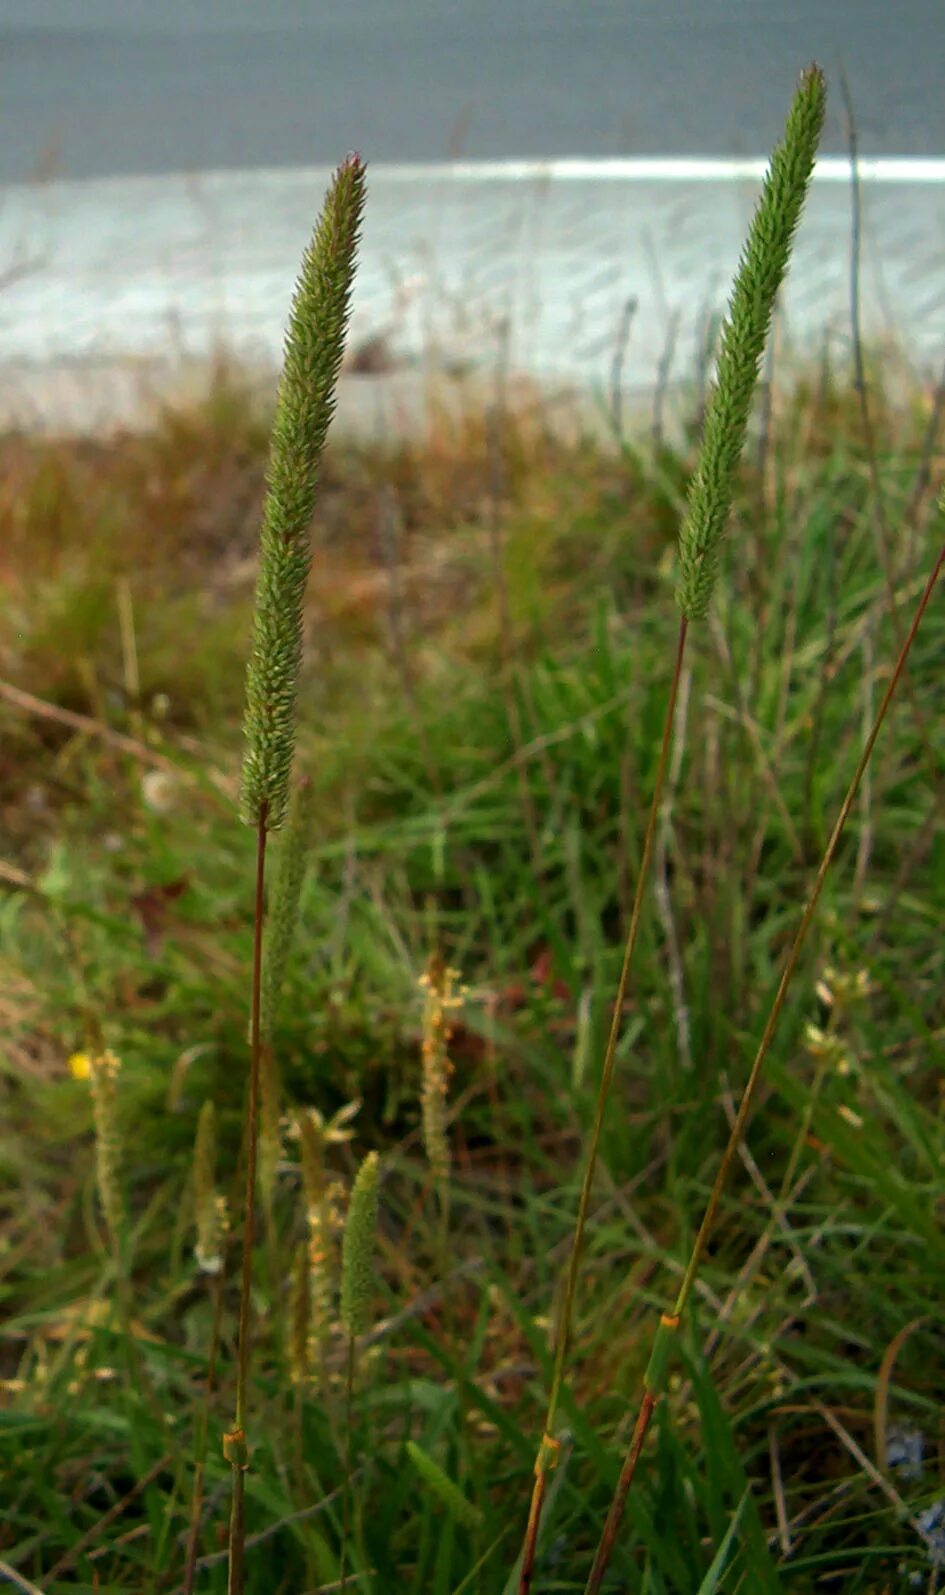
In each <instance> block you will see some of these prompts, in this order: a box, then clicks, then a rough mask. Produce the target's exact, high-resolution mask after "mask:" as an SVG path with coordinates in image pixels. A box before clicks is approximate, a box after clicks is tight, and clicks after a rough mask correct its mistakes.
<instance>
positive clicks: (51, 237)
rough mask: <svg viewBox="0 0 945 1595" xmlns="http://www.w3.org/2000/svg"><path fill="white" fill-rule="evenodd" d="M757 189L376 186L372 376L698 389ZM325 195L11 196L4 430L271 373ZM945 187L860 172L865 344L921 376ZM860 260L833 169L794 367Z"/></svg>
mask: <svg viewBox="0 0 945 1595" xmlns="http://www.w3.org/2000/svg"><path fill="white" fill-rule="evenodd" d="M762 170H763V162H756V163H747V164H746V165H745V166H743V167H742V168H735V167H732V166H731V165H730V164H729V165H727V166H726V165H724V164H723V165H722V166H713V165H711V163H710V164H708V165H705V164H703V165H700V164H699V163H695V164H693V163H688V164H687V163H680V164H677V165H675V166H674V165H672V164H669V165H667V163H665V162H664V163H662V164H661V165H657V166H653V165H652V164H647V163H646V162H644V163H642V164H638V165H634V164H633V163H626V162H625V163H622V164H621V163H606V162H605V163H600V162H598V163H594V162H585V163H567V162H564V163H554V162H551V163H543V164H542V163H535V164H532V165H529V164H527V163H519V164H518V165H517V166H516V165H513V166H509V165H507V164H503V163H498V164H495V165H492V166H489V165H485V166H483V165H476V164H475V163H473V164H469V165H462V166H443V167H434V166H431V167H428V168H420V169H418V168H415V167H384V166H376V167H369V178H368V202H367V211H366V221H365V228H364V236H363V244H362V249H361V263H360V268H359V273H358V279H357V289H356V296H355V309H354V315H353V321H352V332H351V347H352V350H353V351H354V352H355V354H356V355H360V359H361V363H362V365H364V366H366V367H368V368H372V367H373V368H374V369H375V372H376V367H377V363H378V362H377V361H376V360H374V361H372V360H371V358H370V356H371V354H372V352H374V353H376V352H377V349H378V348H380V349H382V351H383V354H384V360H383V361H382V362H381V364H382V365H383V366H385V367H386V368H388V369H389V368H391V367H393V368H399V369H400V371H401V373H402V376H401V383H402V385H403V384H404V383H406V384H407V386H408V387H409V386H410V384H411V383H412V384H413V386H414V388H415V387H416V384H417V378H418V374H422V373H423V372H424V371H426V370H429V369H430V368H431V367H439V368H442V367H444V366H453V367H455V366H463V367H466V368H471V369H472V370H475V371H479V372H480V373H489V372H491V371H494V370H495V368H496V365H497V363H498V361H499V359H500V353H501V352H502V351H504V353H502V355H501V357H502V358H503V359H504V360H505V362H506V364H507V365H508V367H509V369H510V370H511V371H512V372H514V373H520V374H526V375H528V376H531V377H533V378H536V379H538V380H539V381H541V382H543V383H545V384H546V385H548V384H551V385H554V384H559V385H560V384H568V385H571V386H573V387H577V388H578V389H580V390H582V391H585V392H592V391H594V390H597V391H598V392H604V391H605V390H606V389H607V388H608V387H609V386H610V384H611V381H612V379H613V371H614V360H615V353H616V351H617V350H618V348H620V349H622V351H623V352H622V359H621V381H622V383H623V385H624V386H625V388H626V389H627V390H628V391H629V392H644V391H646V390H647V389H651V388H652V386H653V385H654V383H655V382H656V381H657V380H658V378H659V377H660V375H661V374H662V378H663V379H666V380H669V381H670V382H671V383H672V382H679V381H683V380H687V379H689V378H690V377H691V376H692V374H693V372H694V369H695V365H696V363H697V359H698V353H699V350H700V347H702V346H703V345H704V342H705V337H706V328H707V325H708V323H709V321H710V318H711V316H712V314H713V313H717V312H719V311H721V310H722V309H723V307H724V304H725V301H726V297H727V292H728V287H729V284H730V280H731V275H732V272H733V270H734V268H735V265H736V263H737V259H738V254H739V250H740V248H741V245H742V242H743V239H744V235H745V230H746V227H747V224H748V221H749V218H750V215H751V211H752V208H753V204H754V201H755V198H756V196H757V193H758V191H759V186H760V177H761V173H762ZM329 178H330V170H329V169H328V168H323V169H319V170H307V171H306V170H281V171H274V172H249V173H247V172H230V173H217V174H212V175H209V176H204V177H202V178H199V179H193V180H191V179H186V178H177V177H147V178H119V179H105V180H90V181H87V182H77V183H52V184H43V185H27V186H22V187H12V188H7V189H6V190H5V191H3V192H2V196H0V273H4V274H5V279H4V278H0V375H2V377H3V383H2V405H0V408H2V411H3V414H4V416H5V418H7V419H10V418H11V417H13V416H15V414H16V413H17V412H18V411H19V412H20V413H22V414H23V415H24V418H25V417H26V413H27V412H30V413H31V415H32V417H33V420H34V422H35V420H36V417H37V416H39V417H43V416H45V417H46V420H47V423H48V424H53V423H54V422H55V420H56V417H57V416H58V417H59V420H60V421H62V420H63V419H64V416H66V415H68V414H74V412H75V409H76V407H78V409H79V410H80V411H81V409H82V404H83V401H82V398H81V394H82V392H83V383H84V384H85V392H86V394H87V395H92V394H93V393H94V394H95V395H96V398H95V404H96V405H97V406H98V412H99V419H98V420H96V422H95V423H94V424H96V425H98V424H102V423H101V414H103V413H104V412H107V411H108V410H109V407H110V406H111V408H112V409H113V410H114V411H115V413H116V414H117V413H118V408H119V407H120V405H121V404H124V405H125V407H126V408H127V404H128V402H129V393H130V391H131V386H132V385H133V383H134V381H135V380H136V377H135V373H136V372H138V373H140V372H141V371H142V370H145V371H147V372H148V374H149V377H150V380H151V382H152V388H153V385H154V383H155V382H157V383H158V384H159V385H160V384H161V383H164V384H165V385H166V384H167V383H169V382H171V381H172V380H176V378H174V377H173V373H174V371H175V370H176V369H178V368H184V367H187V368H191V367H192V366H193V364H194V362H198V363H199V362H200V361H201V360H202V359H205V358H206V357H208V356H209V355H211V354H212V352H213V350H214V348H225V349H226V350H228V351H229V352H231V353H235V354H236V355H238V356H240V357H242V358H244V359H247V360H248V361H250V362H251V363H253V364H255V365H258V366H261V367H270V368H272V367H273V366H275V364H276V363H277V362H278V359H279V354H280V348H281V340H282V329H283V325H284V320H285V315H286V310H287V307H288V303H289V298H290V295H291V290H292V284H293V280H294V276H295V271H296V269H297V264H298V260H299V257H300V255H301V252H302V249H303V247H304V245H305V243H306V241H307V239H308V236H309V234H310V231H311V227H312V223H313V220H314V217H315V215H316V214H317V211H318V208H319V206H320V204H321V201H322V197H323V195H324V191H325V188H326V185H327V183H328V181H329ZM943 178H945V162H938V163H921V162H920V163H911V164H909V165H906V166H902V165H899V166H897V165H889V164H886V165H878V166H877V165H875V164H873V165H871V166H865V167H864V173H863V175H862V176H861V209H862V240H861V272H860V279H861V298H862V318H863V326H864V332H865V334H866V335H867V336H868V337H870V338H885V337H888V336H895V337H896V338H898V339H899V340H901V342H902V344H903V346H904V348H905V349H906V351H907V353H908V355H909V357H910V358H911V359H912V360H913V361H914V362H915V364H916V365H917V367H919V368H920V369H921V370H922V371H923V372H924V373H927V374H931V373H932V372H933V371H937V369H938V367H939V366H940V365H941V362H942V360H943V358H945V182H943ZM850 260H851V184H850V177H849V165H848V163H847V162H844V161H843V160H836V161H833V162H831V161H829V160H827V161H824V162H822V163H821V164H820V165H819V167H818V173H817V176H816V177H815V181H814V183H813V186H812V190H811V194H810V198H809V202H808V205H807V209H806V212H805V215H804V218H803V221H802V224H801V227H800V230H799V233H798V239H797V247H796V251H795V258H794V264H793V268H792V272H791V276H790V280H789V282H788V284H787V288H786V292H785V295H784V300H783V312H784V315H783V335H784V341H785V346H786V347H787V348H793V349H794V350H795V351H796V352H797V353H799V354H804V353H805V352H811V351H813V350H815V349H816V348H817V347H819V346H820V344H821V343H822V340H823V338H824V337H825V336H827V337H829V338H831V339H832V340H833V343H834V346H835V348H836V351H837V353H838V356H839V357H840V358H841V359H842V358H844V357H845V355H846V352H847V351H848V345H849V326H850ZM411 374H412V375H411ZM374 386H375V388H376V387H377V382H376V381H375V384H374ZM362 387H363V383H362ZM411 391H412V390H411ZM66 392H69V393H71V394H72V395H73V397H72V399H71V400H68V401H66V400H64V399H63V394H65V393H66ZM109 392H112V393H113V394H114V395H115V397H114V398H113V399H111V400H110V399H109V398H108V394H109ZM57 395H58V396H57ZM118 395H121V398H119V397H118ZM371 402H373V401H371ZM89 404H91V398H89V399H88V400H87V404H86V408H88V405H89ZM103 406H104V411H103V410H102V407H103Z"/></svg>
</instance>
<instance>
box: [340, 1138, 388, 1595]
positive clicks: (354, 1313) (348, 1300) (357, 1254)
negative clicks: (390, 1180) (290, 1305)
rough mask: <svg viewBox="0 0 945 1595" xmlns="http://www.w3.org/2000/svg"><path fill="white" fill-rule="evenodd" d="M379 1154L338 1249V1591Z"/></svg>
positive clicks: (366, 1322)
mask: <svg viewBox="0 0 945 1595" xmlns="http://www.w3.org/2000/svg"><path fill="white" fill-rule="evenodd" d="M377 1180H378V1156H377V1153H376V1152H369V1153H368V1155H367V1157H366V1158H365V1159H364V1162H363V1163H362V1164H361V1167H360V1168H359V1169H358V1172H357V1175H356V1177H355V1181H354V1185H353V1186H352V1189H351V1200H350V1202H349V1204H348V1214H347V1218H346V1220H345V1232H344V1240H343V1242H342V1250H341V1303H340V1315H341V1327H342V1329H343V1330H344V1334H345V1340H346V1342H347V1352H346V1357H345V1431H346V1443H347V1467H346V1473H347V1478H346V1480H345V1494H344V1527H343V1531H342V1539H341V1572H340V1576H339V1580H338V1582H339V1586H340V1589H341V1595H344V1591H345V1589H346V1587H347V1581H348V1575H347V1565H348V1563H347V1557H348V1541H349V1538H350V1532H351V1505H352V1499H353V1495H354V1439H353V1436H354V1367H355V1355H356V1350H357V1341H358V1337H359V1335H363V1334H365V1333H366V1331H367V1330H368V1329H370V1327H371V1308H372V1300H373V1296H374V1237H375V1232H376V1230H377Z"/></svg>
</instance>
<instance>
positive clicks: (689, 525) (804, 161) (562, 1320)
mask: <svg viewBox="0 0 945 1595" xmlns="http://www.w3.org/2000/svg"><path fill="white" fill-rule="evenodd" d="M825 101H826V86H825V82H824V76H823V73H822V72H821V71H820V69H819V68H818V67H816V66H811V67H810V68H808V70H807V71H806V72H805V73H804V74H803V76H802V78H801V81H800V84H799V86H798V89H797V92H796V94H795V96H794V100H793V102H792V105H791V108H790V111H789V113H788V118H787V123H786V126H785V132H784V138H783V140H782V142H781V143H780V144H779V145H778V146H777V148H776V149H775V151H774V153H773V155H772V157H771V162H770V165H769V168H768V173H767V176H766V178H765V182H764V186H763V189H762V193H761V197H760V199H759V202H758V206H757V209H756V211H755V215H754V218H753V220H752V225H751V230H750V232H749V236H748V241H747V243H746V245H745V248H744V250H743V252H742V257H741V260H740V262H739V267H738V271H737V273H736V277H735V283H734V287H733V290H732V297H731V301H730V305H729V313H728V317H727V320H726V322H725V325H724V327H723V330H722V335H721V341H720V349H719V356H718V362H717V369H716V377H715V383H714V386H713V390H712V393H711V395H710V397H709V401H708V404H707V406H706V411H705V419H704V423H703V435H702V445H701V448H700V452H699V459H698V462H697V465H696V468H695V472H694V474H693V477H692V481H691V483H690V488H689V499H688V505H687V512H686V516H685V519H684V522H683V526H682V528H681V531H680V537H679V568H680V578H679V586H678V591H677V599H678V603H679V608H680V611H681V618H680V623H679V630H678V636H677V641H676V648H675V664H674V670H673V676H672V682H671V685H670V690H669V696H668V700H667V704H666V714H665V719H664V723H663V735H662V742H661V747H660V753H659V759H658V762H657V769H656V778H655V782H654V788H653V795H652V800H651V804H650V810H649V815H648V819H647V825H646V831H645V833H644V840H643V849H642V854H641V858H640V867H639V871H638V874H637V880H636V886H635V890H634V896H633V902H632V906H631V910H630V922H629V926H628V931H627V938H626V943H625V947H624V957H623V964H622V968H621V971H620V977H619V980H618V984H617V993H616V997H615V1000H614V1005H613V1011H612V1018H611V1026H610V1033H609V1036H608V1040H607V1046H606V1049H605V1053H604V1062H603V1066H602V1069H601V1078H600V1085H599V1089H598V1096H597V1105H596V1109H595V1115H594V1123H593V1126H592V1129H591V1136H590V1141H589V1144H588V1149H587V1154H586V1158H585V1166H584V1175H583V1180H582V1184H581V1193H580V1197H579V1201H578V1211H577V1216H576V1220H575V1226H574V1234H573V1239H572V1244H571V1252H570V1257H569V1261H568V1266H567V1272H566V1276H565V1285H564V1293H563V1302H562V1307H561V1311H560V1313H559V1315H558V1319H557V1324H556V1328H555V1340H554V1358H553V1364H552V1376H551V1386H550V1390H549V1395H548V1404H547V1410H546V1415H545V1427H544V1433H543V1435H542V1439H541V1443H540V1445H539V1448H538V1454H537V1457H536V1461H535V1474H534V1484H533V1488H532V1499H531V1505H530V1508H529V1514H528V1522H527V1525H526V1530H525V1539H524V1544H523V1547H522V1554H521V1566H520V1570H519V1592H520V1595H527V1592H528V1591H529V1590H530V1589H531V1585H532V1579H533V1576H534V1569H535V1557H536V1554H537V1549H538V1534H539V1529H540V1524H541V1513H542V1506H543V1503H544V1498H545V1494H546V1490H547V1481H548V1475H549V1472H550V1471H551V1470H552V1469H553V1467H554V1465H555V1462H556V1460H557V1456H558V1447H559V1442H558V1438H557V1436H556V1432H555V1431H556V1423H557V1415H558V1406H559V1402H560V1398H561V1391H562V1386H563V1383H564V1375H565V1364H566V1360H567V1353H568V1346H569V1342H570V1337H571V1328H572V1323H573V1317H574V1310H575V1304H576V1298H577V1284H578V1275H579V1270H580V1262H581V1250H582V1245H583V1240H584V1231H585V1228H586V1224H587V1215H588V1209H589V1206H590V1198H591V1191H592V1188H593V1181H594V1175H595V1171H596V1166H597V1155H598V1150H599V1146H600V1138H601V1131H602V1128H603V1121H604V1113H605V1110H606V1106H607V1100H608V1097H609V1094H610V1087H611V1082H612V1079H613V1073H614V1064H615V1060H616V1052H617V1042H618V1039H619V1035H620V1027H621V1020H622V1016H623V1012H624V1004H625V1000H626V995H627V986H628V981H629V975H630V968H631V965H632V961H633V954H634V950H635V947H636V942H637V935H638V931H639V926H640V918H641V914H642V909H643V901H644V895H645V890H646V883H647V879H648V875H649V866H650V859H651V856H652V852H653V844H654V839H655V833H656V827H657V820H658V817H659V813H660V807H661V803H662V795H663V786H664V782H665V776H666V769H667V763H668V758H669V751H670V746H671V742H672V731H673V723H674V719H675V713H676V701H677V697H678V691H679V683H680V679H681V676H682V667H683V659H684V655H685V649H686V639H687V634H688V628H689V623H690V621H693V620H698V619H701V618H703V617H704V616H705V614H706V612H707V610H708V606H709V601H710V599H711V596H712V590H713V587H714V584H715V581H716V578H717V575H718V571H719V564H720V559H721V546H722V540H723V538H724V535H725V532H726V529H727V526H728V521H729V517H730V515H731V510H732V502H733V496H734V484H735V471H736V468H737V466H738V462H739V460H740V458H741V454H742V451H743V449H744V445H745V438H746V435H747V430H748V422H749V417H750V412H751V404H752V398H753V396H754V392H755V388H756V385H757V381H758V373H759V370H760V366H761V360H762V356H763V354H764V349H765V343H766V340H767V337H768V332H769V329H770V326H771V317H772V314H773V311H774V305H775V300H776V298H777V294H778V290H779V288H780V286H781V283H782V281H783V279H784V275H785V272H786V270H787V266H788V260H789V258H790V252H791V245H792V241H793V238H794V234H795V231H796V229H797V224H798V222H799V220H800V216H801V211H802V209H803V205H804V199H805V197H806V194H807V189H808V186H809V183H810V179H811V175H812V173H813V169H814V160H815V157H816V153H817V145H818V142H819V139H820V133H821V129H822V127H823V120H824V109H825Z"/></svg>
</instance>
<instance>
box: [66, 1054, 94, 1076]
mask: <svg viewBox="0 0 945 1595" xmlns="http://www.w3.org/2000/svg"><path fill="white" fill-rule="evenodd" d="M68 1069H69V1073H70V1074H71V1076H72V1078H73V1080H88V1079H89V1077H90V1075H91V1073H92V1060H91V1058H90V1057H89V1055H88V1053H87V1052H74V1053H73V1054H72V1056H71V1058H70V1059H69V1062H68Z"/></svg>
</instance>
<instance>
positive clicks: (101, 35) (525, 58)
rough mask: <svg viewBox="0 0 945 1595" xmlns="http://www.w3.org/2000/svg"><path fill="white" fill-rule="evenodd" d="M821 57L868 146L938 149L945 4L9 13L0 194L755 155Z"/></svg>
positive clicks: (182, 6)
mask: <svg viewBox="0 0 945 1595" xmlns="http://www.w3.org/2000/svg"><path fill="white" fill-rule="evenodd" d="M812 58H813V59H816V60H818V61H819V62H820V63H821V65H822V66H823V67H824V68H825V70H826V71H827V73H828V75H829V77H830V79H831V81H832V82H833V84H834V85H835V86H836V85H838V84H839V74H840V72H841V70H842V71H843V72H844V73H845V74H846V77H847V79H848V82H849V85H850V91H851V94H852V97H853V103H854V107H855V110H856V116H857V121H858V123H859V129H860V141H861V146H862V148H863V150H864V151H865V152H868V153H871V154H887V155H908V154H913V155H919V154H924V155H943V154H945V97H943V94H942V83H943V81H945V9H943V6H942V0H340V3H338V0H334V3H332V0H196V3H195V0H161V3H160V4H159V5H155V4H154V0H0V104H2V105H3V124H4V125H3V139H2V141H0V181H2V182H17V181H23V180H25V179H26V178H27V177H28V175H29V174H30V172H31V171H32V170H33V168H34V166H35V164H36V163H37V161H39V160H40V159H41V158H42V159H43V161H44V164H45V165H46V166H47V168H48V165H49V164H50V163H52V164H53V165H54V166H55V168H56V170H57V172H58V174H59V175H61V176H62V177H65V178H75V177H91V176H107V175H111V174H114V173H139V174H143V173H160V172H168V171H191V172H199V171H207V170H212V169H217V168H224V167H225V168H228V169H231V170H240V169H249V168H259V167H271V166H291V165H300V166H313V165H319V164H321V163H324V164H329V163H330V162H333V161H334V160H336V159H337V158H338V156H339V155H340V154H341V153H343V151H344V150H345V149H348V148H350V147H352V146H355V147H357V148H360V149H362V150H363V151H364V153H365V155H366V156H367V157H368V158H370V159H371V160H374V161H378V162H381V161H383V162H394V163H400V162H404V161H424V162H426V161H431V160H442V159H445V158H446V157H447V156H449V155H450V154H451V153H457V152H459V153H462V154H463V155H465V156H467V157H469V158H470V159H476V160H480V159H485V158H488V159H506V158H508V157H525V156H553V155H597V156H603V155H618V154H625V155H646V154H650V155H671V154H680V155H699V154H704V155H758V154H761V153H763V152H764V151H766V150H768V149H770V147H771V143H772V141H773V139H775V138H776V137H777V135H778V133H779V131H780V127H781V122H782V119H783V115H784V108H785V106H786V104H787V101H788V98H789V96H790V93H791V89H792V87H793V84H794V82H795V79H796V77H797V74H798V72H799V71H800V69H801V68H802V67H803V66H804V65H805V64H806V63H807V62H808V61H809V60H811V59H812ZM846 147H847V145H846V132H845V126H844V117H843V109H842V100H841V96H840V94H839V93H838V92H835V93H834V95H833V96H832V99H831V103H830V108H829V115H828V125H827V129H826V133H825V142H824V150H825V151H826V152H828V153H834V154H839V153H843V152H844V151H845V150H846Z"/></svg>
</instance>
